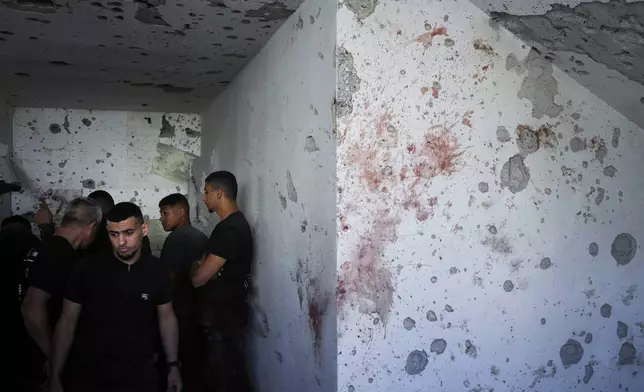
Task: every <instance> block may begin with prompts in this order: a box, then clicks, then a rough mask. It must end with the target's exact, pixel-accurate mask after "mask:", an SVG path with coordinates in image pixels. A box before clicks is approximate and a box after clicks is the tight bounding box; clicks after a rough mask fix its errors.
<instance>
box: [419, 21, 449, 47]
mask: <svg viewBox="0 0 644 392" xmlns="http://www.w3.org/2000/svg"><path fill="white" fill-rule="evenodd" d="M437 35H447V29H446V28H445V27H444V26H440V27H434V28H433V29H432V31H428V32H426V33H424V34H421V35H419V36H418V37H416V38H414V42H418V43H420V44H422V45H423V48H425V49H429V47H430V46H432V40H433V39H434V37H435V36H437Z"/></svg>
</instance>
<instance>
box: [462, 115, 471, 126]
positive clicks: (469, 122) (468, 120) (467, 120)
mask: <svg viewBox="0 0 644 392" xmlns="http://www.w3.org/2000/svg"><path fill="white" fill-rule="evenodd" d="M462 122H463V125H467V126H468V127H470V128H472V122H471V121H470V119H469V118H467V117H465V118H463V121H462Z"/></svg>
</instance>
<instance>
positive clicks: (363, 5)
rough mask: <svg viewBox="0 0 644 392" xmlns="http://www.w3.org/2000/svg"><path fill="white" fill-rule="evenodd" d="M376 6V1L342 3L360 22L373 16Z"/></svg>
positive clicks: (352, 0)
mask: <svg viewBox="0 0 644 392" xmlns="http://www.w3.org/2000/svg"><path fill="white" fill-rule="evenodd" d="M377 4H378V0H345V2H344V5H345V6H346V7H347V8H348V9H349V10H350V11H351V12H353V13H354V14H355V15H356V18H358V19H360V20H362V19H364V18H366V17H368V16H370V15H371V14H373V12H374V11H375V10H376V5H377Z"/></svg>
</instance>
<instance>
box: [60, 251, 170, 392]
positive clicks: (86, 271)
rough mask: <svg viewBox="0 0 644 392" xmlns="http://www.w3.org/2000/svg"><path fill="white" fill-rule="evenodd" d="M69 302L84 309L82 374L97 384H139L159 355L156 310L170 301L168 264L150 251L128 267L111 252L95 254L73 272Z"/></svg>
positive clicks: (77, 347)
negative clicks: (155, 348) (155, 339)
mask: <svg viewBox="0 0 644 392" xmlns="http://www.w3.org/2000/svg"><path fill="white" fill-rule="evenodd" d="M65 298H66V299H68V300H70V301H72V302H75V303H78V304H82V305H83V308H82V310H81V314H80V317H79V322H78V326H77V329H76V336H75V340H74V356H75V358H76V363H77V366H80V368H77V369H82V372H84V376H85V377H89V378H91V379H93V380H95V381H98V382H105V383H112V382H117V383H118V380H126V379H136V378H137V374H136V373H137V372H138V371H139V370H140V369H141V368H142V367H145V366H147V364H149V363H150V360H151V358H152V356H153V353H154V351H153V337H154V336H155V334H157V331H158V324H157V317H156V314H157V313H156V312H157V305H163V304H167V303H169V302H170V301H171V285H170V279H169V271H168V269H167V268H165V267H164V264H163V263H161V261H160V260H159V259H158V258H157V257H154V256H152V255H151V254H149V253H145V252H144V253H143V255H142V256H141V258H140V259H139V260H138V261H137V262H135V263H134V264H131V265H129V266H128V265H127V264H125V263H123V262H121V261H120V260H118V259H117V258H116V257H115V256H114V254H111V253H105V254H100V255H95V256H93V257H91V258H87V259H84V260H83V261H81V262H80V263H78V265H77V266H76V267H75V268H74V270H73V271H72V274H71V276H70V279H69V282H68V286H67V290H66V293H65ZM78 371H81V370H78Z"/></svg>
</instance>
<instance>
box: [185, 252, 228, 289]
mask: <svg viewBox="0 0 644 392" xmlns="http://www.w3.org/2000/svg"><path fill="white" fill-rule="evenodd" d="M225 263H226V259H224V258H222V257H219V256H215V255H213V254H212V253H211V254H209V255H208V256H207V257H206V259H205V260H204V261H202V262H201V264H200V265H199V267H197V269H196V270H195V271H194V272H193V274H192V285H193V286H195V287H201V286H203V285H205V284H206V283H208V281H209V280H210V279H212V277H213V276H215V274H216V273H217V272H219V270H221V268H222V267H223V266H224V264H225Z"/></svg>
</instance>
